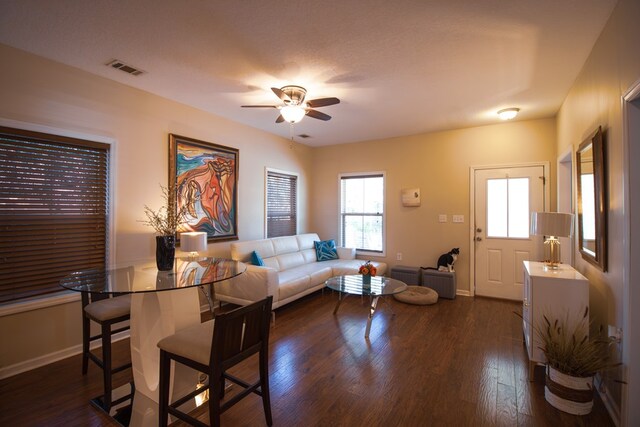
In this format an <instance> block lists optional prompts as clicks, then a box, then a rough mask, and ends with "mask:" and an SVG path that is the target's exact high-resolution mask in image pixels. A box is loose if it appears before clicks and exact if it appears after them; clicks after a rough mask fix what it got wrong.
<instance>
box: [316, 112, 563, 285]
mask: <svg viewBox="0 0 640 427" xmlns="http://www.w3.org/2000/svg"><path fill="white" fill-rule="evenodd" d="M555 147H556V126H555V119H553V118H551V119H543V120H531V121H520V122H509V123H504V124H499V125H492V126H482V127H476V128H469V129H460V130H454V131H447V132H437V133H430V134H424V135H415V136H409V137H401V138H393V139H388V140H380V141H368V142H361V143H356V144H347V145H335V146H329V147H323V148H318V149H316V150H314V153H313V157H314V163H313V169H312V174H313V177H314V179H313V183H312V194H313V197H311V223H312V224H313V229H315V230H316V231H317V232H318V233H319V234H320V237H321V238H334V239H336V241H338V237H339V236H338V233H339V218H338V212H339V187H338V175H339V174H340V173H344V172H367V171H385V172H386V179H387V181H386V185H387V188H386V197H387V199H386V226H387V231H386V257H384V258H382V260H384V261H385V262H387V263H388V264H389V265H390V266H392V265H412V266H435V264H436V262H437V260H438V257H439V256H440V255H441V254H442V253H444V252H448V251H449V250H450V249H451V248H453V247H459V248H460V256H459V257H458V261H457V262H456V266H455V268H456V271H457V280H458V290H463V291H469V290H470V287H469V268H470V265H471V262H470V259H469V256H470V235H469V230H470V226H469V221H470V220H471V218H469V212H470V205H469V168H470V167H471V166H482V165H505V164H515V163H528V162H541V161H545V162H549V163H550V169H551V174H550V178H551V183H555V173H556V172H555V168H556V166H555V165H556V161H555V159H556V154H555ZM415 187H419V188H420V189H421V201H422V203H421V206H420V207H413V208H410V207H403V206H402V203H401V200H400V194H401V193H400V192H401V189H403V188H415ZM550 195H551V200H555V184H552V185H551V186H550ZM552 206H553V207H555V205H552ZM438 214H447V215H448V222H447V223H439V222H438ZM454 214H456V215H457V214H462V215H464V217H465V222H464V223H463V224H459V223H456V224H454V223H453V222H452V221H451V220H452V218H451V216H452V215H454ZM398 252H401V253H402V254H403V259H402V261H396V254H397V253H398Z"/></svg>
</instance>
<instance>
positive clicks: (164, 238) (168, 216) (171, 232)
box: [142, 185, 187, 271]
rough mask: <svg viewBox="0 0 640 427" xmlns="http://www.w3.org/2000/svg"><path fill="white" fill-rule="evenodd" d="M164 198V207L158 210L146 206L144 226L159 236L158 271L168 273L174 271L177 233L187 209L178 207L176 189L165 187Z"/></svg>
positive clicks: (162, 187)
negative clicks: (150, 228)
mask: <svg viewBox="0 0 640 427" xmlns="http://www.w3.org/2000/svg"><path fill="white" fill-rule="evenodd" d="M160 188H161V189H162V198H163V199H164V205H163V206H161V207H160V209H158V210H153V209H151V208H150V207H149V206H147V205H144V213H145V214H146V215H147V220H146V221H142V223H143V224H145V225H148V226H149V227H152V228H153V229H154V230H155V231H156V233H158V235H157V236H156V265H157V267H158V270H160V271H167V270H171V269H173V262H174V259H175V252H176V231H177V229H178V226H179V225H180V224H181V223H182V221H183V220H184V217H185V214H186V212H187V207H186V205H185V206H182V207H181V208H180V209H178V207H177V202H176V192H175V187H173V186H170V187H164V186H162V185H161V186H160Z"/></svg>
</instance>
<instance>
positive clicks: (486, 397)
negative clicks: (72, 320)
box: [0, 290, 613, 426]
mask: <svg viewBox="0 0 640 427" xmlns="http://www.w3.org/2000/svg"><path fill="white" fill-rule="evenodd" d="M336 300H337V294H335V293H332V292H330V291H326V290H325V291H324V293H320V292H318V293H315V294H313V295H310V296H308V297H306V298H304V299H302V300H300V301H297V302H295V303H292V304H289V305H287V306H285V307H283V308H281V309H278V310H277V311H276V324H275V326H274V327H272V329H271V339H270V342H271V346H270V347H271V353H270V363H269V364H270V381H271V387H270V389H271V402H272V403H271V406H272V411H273V419H274V425H275V426H427V425H433V426H441V425H445V426H446V425H452V426H482V425H487V426H496V425H505V426H561V425H567V426H608V425H613V424H612V422H611V419H610V418H609V416H608V414H607V412H606V410H605V408H604V405H603V404H602V401H601V400H600V399H599V397H597V396H596V403H595V407H594V410H593V412H592V413H591V414H590V415H588V416H583V417H578V416H571V415H568V414H565V413H562V412H560V411H558V410H556V409H555V408H553V407H552V406H550V405H549V404H547V402H546V401H545V399H544V370H543V368H542V367H538V368H536V378H535V381H534V382H529V381H528V380H527V357H526V352H525V348H524V346H523V343H522V329H521V319H519V318H518V317H517V316H515V315H514V314H513V312H514V311H519V310H520V304H517V303H512V302H507V301H499V300H490V299H483V298H475V299H474V298H465V297H458V298H456V299H455V300H453V301H451V300H440V301H439V302H438V303H437V304H436V305H434V306H426V307H420V306H411V305H405V304H401V303H399V302H397V301H395V300H393V299H392V298H385V299H384V301H381V303H379V304H378V311H377V312H376V315H375V317H374V320H373V326H372V328H371V336H370V339H369V341H367V340H365V339H364V329H365V324H366V318H367V312H368V310H367V306H366V300H365V301H363V300H361V299H360V298H358V297H349V298H348V299H347V300H346V301H345V302H344V303H343V304H342V305H341V307H340V311H339V312H338V314H337V316H334V315H333V314H332V313H333V308H334V305H335V302H336ZM3 345H6V344H5V343H3ZM115 347H116V349H115V353H116V357H117V360H126V358H127V357H128V340H125V341H121V342H119V343H117V344H116V346H115ZM253 364H254V361H249V362H248V363H246V364H243V365H240V366H239V367H238V368H236V369H235V370H234V373H235V374H238V375H246V374H247V373H250V374H249V375H250V379H253V378H255V374H254V371H255V372H257V369H254V368H255V366H253ZM130 375H131V374H130V371H126V372H124V373H122V374H120V375H119V376H118V377H117V378H116V381H117V382H118V383H120V384H124V383H126V382H127V381H128V380H129V376H130ZM100 390H101V379H100V371H99V370H98V369H97V368H96V367H95V366H90V368H89V375H88V376H86V377H83V376H82V375H81V374H80V356H75V357H71V358H69V359H65V360H63V361H60V362H57V363H54V364H51V365H49V366H46V367H43V368H39V369H35V370H33V371H30V372H26V373H24V374H20V375H17V376H14V377H11V378H8V379H5V380H2V381H1V382H0V425H1V426H101V425H104V426H111V425H116V424H115V423H114V422H113V421H111V420H109V419H108V418H107V417H106V416H104V415H103V414H102V413H100V412H99V411H97V410H96V409H94V408H93V407H91V406H90V405H89V403H88V401H89V399H90V398H92V397H95V396H96V395H98V394H100ZM232 394H233V389H232V390H231V392H230V393H229V395H232ZM197 412H198V413H200V418H201V419H203V420H205V421H206V419H207V414H206V410H205V409H199V410H197ZM222 424H223V425H225V426H259V425H264V424H265V420H264V413H263V410H262V405H261V400H260V398H259V397H258V396H255V395H252V396H249V397H247V398H245V399H244V400H243V401H241V402H240V403H239V404H237V405H236V406H234V407H233V408H231V409H230V410H228V411H227V412H225V413H224V414H223V415H222Z"/></svg>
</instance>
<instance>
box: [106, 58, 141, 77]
mask: <svg viewBox="0 0 640 427" xmlns="http://www.w3.org/2000/svg"><path fill="white" fill-rule="evenodd" d="M107 66H109V67H113V68H117V69H118V70H120V71H124V72H125V73H128V74H131V75H134V76H139V75H140V74H144V73H145V72H146V71H142V70H139V69H137V68H135V67H132V66H131V65H128V64H125V63H124V62H122V61H120V60H118V59H114V60H113V61H110V62H108V63H107Z"/></svg>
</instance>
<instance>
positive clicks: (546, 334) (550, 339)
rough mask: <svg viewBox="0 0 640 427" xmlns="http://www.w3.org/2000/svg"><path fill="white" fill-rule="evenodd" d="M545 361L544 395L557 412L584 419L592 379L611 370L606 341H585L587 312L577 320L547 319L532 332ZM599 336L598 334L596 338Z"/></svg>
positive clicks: (587, 322)
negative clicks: (537, 338)
mask: <svg viewBox="0 0 640 427" xmlns="http://www.w3.org/2000/svg"><path fill="white" fill-rule="evenodd" d="M534 329H535V332H536V334H538V337H539V338H540V341H541V342H542V347H541V350H542V351H543V352H544V355H545V357H546V359H547V375H546V379H545V389H544V395H545V399H546V400H547V402H549V403H550V404H551V405H552V406H554V407H555V408H557V409H560V410H561V411H564V412H568V413H570V414H574V415H586V414H588V413H589V412H591V409H592V407H593V377H594V375H595V374H596V373H597V372H600V371H603V370H604V369H607V368H610V367H613V366H614V365H612V364H611V363H610V361H609V349H608V347H609V344H610V342H611V341H610V340H609V339H608V338H602V337H601V336H597V337H594V338H591V339H590V338H589V308H588V307H587V308H586V309H585V310H584V313H583V314H582V317H581V318H578V319H569V316H568V315H566V316H565V317H564V319H557V318H556V319H550V318H549V317H548V316H546V315H545V316H543V322H542V324H540V325H537V326H536V327H535V328H534ZM599 335H601V332H600V334H599Z"/></svg>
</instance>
